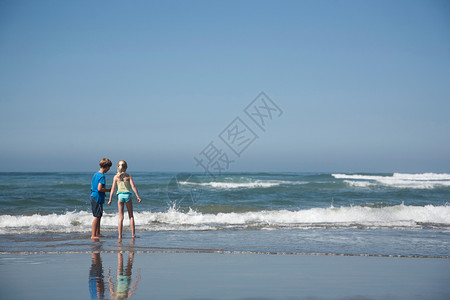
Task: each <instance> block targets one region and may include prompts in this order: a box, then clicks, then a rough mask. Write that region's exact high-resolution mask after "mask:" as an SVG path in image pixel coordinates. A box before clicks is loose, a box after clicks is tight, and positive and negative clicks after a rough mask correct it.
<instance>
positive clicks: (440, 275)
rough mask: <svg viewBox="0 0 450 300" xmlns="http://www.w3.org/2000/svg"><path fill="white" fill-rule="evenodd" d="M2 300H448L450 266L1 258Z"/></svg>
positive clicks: (92, 256) (172, 256)
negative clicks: (131, 299)
mask: <svg viewBox="0 0 450 300" xmlns="http://www.w3.org/2000/svg"><path fill="white" fill-rule="evenodd" d="M0 264H1V268H0V282H1V288H0V290H1V298H2V299H60V298H64V299H89V298H91V299H92V298H93V299H103V298H104V299H114V298H116V299H120V298H126V297H131V298H133V299H436V300H438V299H448V298H449V297H450V288H449V287H448V282H450V272H449V270H450V260H449V259H442V258H441V259H439V258H393V257H358V256H326V255H292V254H291V255H275V254H256V253H253V254H252V253H247V254H243V253H228V254H218V253H183V251H182V250H181V249H180V250H179V253H164V252H163V251H161V252H156V251H155V252H154V253H139V252H128V251H117V253H116V252H115V251H109V252H108V253H100V252H91V253H89V252H86V253H59V254H49V253H47V254H30V255H23V254H22V255H18V254H2V255H1V256H0Z"/></svg>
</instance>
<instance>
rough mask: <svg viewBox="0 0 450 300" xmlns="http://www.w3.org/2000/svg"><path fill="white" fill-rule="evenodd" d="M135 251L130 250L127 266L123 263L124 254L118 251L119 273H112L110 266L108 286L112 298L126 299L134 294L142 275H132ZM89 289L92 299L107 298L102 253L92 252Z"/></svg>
mask: <svg viewBox="0 0 450 300" xmlns="http://www.w3.org/2000/svg"><path fill="white" fill-rule="evenodd" d="M133 260H134V252H129V254H128V260H127V264H126V266H124V263H123V254H122V253H117V274H116V276H115V278H114V276H113V275H111V268H108V288H109V294H110V295H109V297H110V298H111V299H126V298H130V297H131V296H133V295H134V294H135V292H136V288H137V285H138V283H139V281H140V279H141V276H140V275H139V274H138V275H135V276H134V278H133V276H132V270H133ZM89 291H90V294H91V299H105V279H104V276H103V265H102V260H101V257H100V253H92V264H91V269H90V272H89Z"/></svg>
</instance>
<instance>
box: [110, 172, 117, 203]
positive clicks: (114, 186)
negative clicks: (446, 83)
mask: <svg viewBox="0 0 450 300" xmlns="http://www.w3.org/2000/svg"><path fill="white" fill-rule="evenodd" d="M116 177H117V176H114V180H113V184H112V187H111V193H110V194H109V201H108V205H111V201H112V197H113V194H114V190H115V189H116V182H117V178H116Z"/></svg>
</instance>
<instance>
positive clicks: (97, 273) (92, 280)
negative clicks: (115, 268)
mask: <svg viewBox="0 0 450 300" xmlns="http://www.w3.org/2000/svg"><path fill="white" fill-rule="evenodd" d="M89 292H90V293H91V299H105V282H104V281H103V265H102V259H101V257H100V253H92V264H91V269H90V271H89Z"/></svg>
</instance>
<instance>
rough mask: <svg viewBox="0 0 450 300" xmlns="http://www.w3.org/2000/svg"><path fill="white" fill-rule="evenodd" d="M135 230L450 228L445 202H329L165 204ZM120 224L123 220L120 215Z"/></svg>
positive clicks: (9, 228)
mask: <svg viewBox="0 0 450 300" xmlns="http://www.w3.org/2000/svg"><path fill="white" fill-rule="evenodd" d="M134 215H135V223H136V227H137V230H140V231H164V230H224V229H233V230H251V229H254V230H276V229H317V228H322V229H328V228H343V229H345V228H362V229H365V228H395V229H399V228H400V229H421V228H429V229H443V230H450V205H444V206H433V205H426V206H407V205H404V204H400V205H394V206H385V207H369V206H349V207H339V208H335V207H328V208H311V209H305V210H296V211H289V210H263V211H256V212H241V213H237V212H231V213H216V214H213V213H201V212H197V211H195V210H192V209H191V210H189V211H188V212H182V211H179V210H177V209H176V208H170V209H169V210H167V211H165V212H150V211H143V212H135V213H134ZM117 220H118V216H117V214H116V213H114V214H108V213H106V214H104V215H103V217H102V229H103V230H104V231H116V230H117ZM91 225H92V215H91V213H89V212H86V211H79V212H67V213H65V214H48V215H40V214H35V215H32V216H23V215H20V216H11V215H2V216H0V234H17V233H19V234H40V233H42V232H58V233H73V232H79V233H84V232H86V233H87V232H90V230H91ZM124 226H128V220H127V218H126V216H125V221H124Z"/></svg>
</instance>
